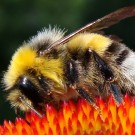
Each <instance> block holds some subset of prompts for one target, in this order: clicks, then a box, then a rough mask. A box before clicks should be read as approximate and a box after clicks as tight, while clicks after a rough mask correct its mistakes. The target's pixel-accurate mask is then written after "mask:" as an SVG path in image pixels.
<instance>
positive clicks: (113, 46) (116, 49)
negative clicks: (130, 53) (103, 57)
mask: <svg viewBox="0 0 135 135" xmlns="http://www.w3.org/2000/svg"><path fill="white" fill-rule="evenodd" d="M119 44H120V43H116V42H113V43H112V44H111V45H110V46H109V47H108V48H107V50H106V52H109V53H113V54H117V53H118V52H119V51H120V50H121V46H120V45H119Z"/></svg>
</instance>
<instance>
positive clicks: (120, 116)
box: [0, 95, 135, 135]
mask: <svg viewBox="0 0 135 135" xmlns="http://www.w3.org/2000/svg"><path fill="white" fill-rule="evenodd" d="M97 104H98V106H99V107H100V109H101V113H102V114H101V115H99V113H98V112H97V111H96V110H95V109H94V108H93V107H92V106H91V105H90V104H89V103H88V102H86V101H85V100H84V99H81V98H80V99H78V101H77V102H74V101H73V100H69V101H64V102H63V103H62V105H61V107H60V109H59V110H56V109H55V108H54V107H53V105H49V104H48V105H47V106H46V115H44V116H43V117H42V118H40V117H39V116H37V115H36V114H34V113H33V112H31V113H27V114H26V118H25V119H22V118H16V120H15V123H12V122H11V121H6V120H5V121H4V124H3V125H1V126H0V135H134V134H135V100H134V99H132V98H131V97H130V96H128V95H125V96H124V104H121V105H119V106H118V107H117V106H116V103H115V101H114V100H113V98H112V97H110V98H109V100H108V102H107V103H106V102H105V101H104V100H103V99H102V98H98V99H97Z"/></svg>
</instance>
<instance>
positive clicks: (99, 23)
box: [46, 6, 135, 51]
mask: <svg viewBox="0 0 135 135" xmlns="http://www.w3.org/2000/svg"><path fill="white" fill-rule="evenodd" d="M132 16H135V6H130V7H125V8H122V9H119V10H117V11H115V12H112V13H110V14H108V15H106V16H104V17H102V18H100V19H97V20H96V21H94V22H92V23H89V24H87V25H85V26H84V27H82V28H80V29H79V30H77V31H75V32H73V33H71V34H70V35H68V36H66V37H64V38H62V39H60V40H58V41H56V42H54V43H53V44H51V45H49V46H48V48H47V50H46V51H49V50H51V49H52V48H54V47H56V46H58V45H62V44H64V43H66V42H68V41H69V40H70V39H71V38H72V37H74V36H75V35H76V34H78V33H82V32H86V31H89V32H96V31H99V30H102V29H104V28H108V27H110V26H111V25H114V24H116V23H118V22H119V21H121V20H123V19H125V18H128V17H132Z"/></svg>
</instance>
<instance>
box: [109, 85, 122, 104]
mask: <svg viewBox="0 0 135 135" xmlns="http://www.w3.org/2000/svg"><path fill="white" fill-rule="evenodd" d="M108 84H109V87H110V90H111V93H112V95H113V97H114V99H115V101H116V104H117V105H119V104H120V103H123V98H122V94H121V92H120V90H119V89H118V87H117V86H116V84H113V83H108Z"/></svg>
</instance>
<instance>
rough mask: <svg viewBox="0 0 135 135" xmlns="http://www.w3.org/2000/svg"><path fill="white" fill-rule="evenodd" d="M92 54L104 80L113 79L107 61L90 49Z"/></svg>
mask: <svg viewBox="0 0 135 135" xmlns="http://www.w3.org/2000/svg"><path fill="white" fill-rule="evenodd" d="M92 54H93V57H94V59H95V61H96V63H97V66H98V68H99V69H100V71H101V74H102V75H103V77H104V78H105V80H106V81H113V79H114V75H113V73H112V70H111V69H110V67H109V66H108V65H107V63H106V62H105V61H104V60H103V59H102V58H101V57H100V56H99V55H98V54H97V53H96V52H94V51H92Z"/></svg>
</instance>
